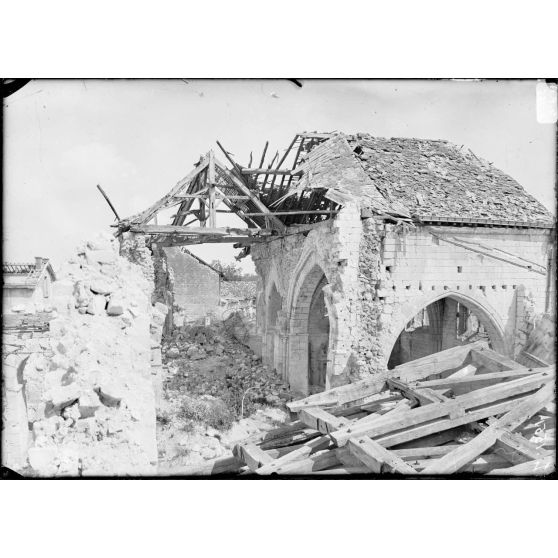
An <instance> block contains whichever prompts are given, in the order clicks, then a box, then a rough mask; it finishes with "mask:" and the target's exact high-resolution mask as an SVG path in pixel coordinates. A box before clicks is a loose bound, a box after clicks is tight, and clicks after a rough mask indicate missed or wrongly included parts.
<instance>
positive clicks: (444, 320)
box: [387, 292, 507, 368]
mask: <svg viewBox="0 0 558 558" xmlns="http://www.w3.org/2000/svg"><path fill="white" fill-rule="evenodd" d="M411 309H412V310H411V312H412V313H407V315H406V317H405V318H406V319H405V322H404V324H401V323H399V331H398V332H397V333H396V337H395V339H392V340H391V343H390V344H388V347H390V350H389V352H388V353H387V355H388V361H387V367H388V368H393V367H395V366H397V365H399V364H402V363H404V362H408V361H410V360H415V359H417V358H421V357H424V356H427V355H429V354H432V353H435V352H438V351H442V350H445V349H449V348H451V347H455V346H459V345H465V344H467V343H472V342H474V341H476V340H478V339H480V338H486V339H487V341H488V342H489V345H490V346H491V347H492V348H493V349H494V350H496V351H497V352H500V353H502V354H507V346H506V343H505V338H504V330H503V327H502V326H501V324H500V323H499V322H498V320H497V318H496V316H495V314H494V312H493V311H492V310H491V309H489V308H488V307H487V306H483V305H481V304H479V302H477V301H476V300H474V299H472V298H471V297H468V296H465V295H462V294H461V293H455V292H452V293H446V294H442V295H439V296H437V297H435V298H434V299H433V300H431V301H429V302H428V303H427V304H424V305H423V306H422V308H419V307H415V308H413V307H412V306H411ZM396 331H397V330H396Z"/></svg>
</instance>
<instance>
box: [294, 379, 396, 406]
mask: <svg viewBox="0 0 558 558" xmlns="http://www.w3.org/2000/svg"><path fill="white" fill-rule="evenodd" d="M390 376H391V375H390V374H388V373H383V374H377V375H374V376H371V377H370V378H366V379H364V380H359V381H358V382H354V383H352V384H347V385H344V386H340V387H337V388H333V389H330V390H327V391H323V392H321V393H315V394H314V395H310V396H308V397H305V398H304V399H299V400H298V401H291V402H290V403H287V407H288V408H289V410H290V411H291V412H293V413H296V412H298V411H300V410H301V409H304V408H307V407H328V406H334V405H343V404H345V403H350V402H351V401H357V400H359V399H363V398H365V397H367V396H369V395H375V394H378V393H380V392H382V391H383V390H384V388H385V387H386V380H387V378H388V377H390Z"/></svg>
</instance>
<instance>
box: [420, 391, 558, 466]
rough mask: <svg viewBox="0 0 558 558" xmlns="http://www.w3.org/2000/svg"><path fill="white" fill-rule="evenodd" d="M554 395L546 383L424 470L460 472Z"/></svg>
mask: <svg viewBox="0 0 558 558" xmlns="http://www.w3.org/2000/svg"><path fill="white" fill-rule="evenodd" d="M553 397H554V385H553V384H547V385H545V386H544V387H542V388H541V389H539V390H538V391H537V392H536V393H535V394H534V395H532V396H530V397H529V398H527V399H526V400H525V401H523V402H522V403H520V404H519V405H516V406H514V408H513V409H512V410H511V411H509V412H508V413H506V414H505V415H504V416H503V417H502V418H500V419H498V420H497V421H495V422H494V423H493V424H491V425H490V426H489V427H488V428H486V429H485V430H483V431H482V432H481V433H480V434H479V435H478V436H476V437H475V438H473V440H471V441H470V442H468V443H467V444H464V445H463V446H461V447H459V448H457V449H455V450H454V451H452V452H450V453H449V454H447V455H445V456H444V457H442V458H441V459H439V460H437V461H436V463H434V464H432V465H431V466H430V467H427V468H426V469H425V470H424V471H423V472H424V473H426V474H430V475H442V474H451V473H456V472H458V471H459V470H460V469H462V468H463V467H465V466H466V465H467V464H468V463H470V462H472V461H474V460H475V458H476V457H477V456H479V455H480V454H481V453H483V452H485V451H486V450H487V449H488V448H490V447H492V446H493V445H494V444H495V442H496V440H497V439H498V438H499V437H500V436H501V435H502V433H504V432H505V431H506V430H509V431H511V430H513V429H514V428H517V427H518V426H519V425H520V424H521V423H522V422H524V421H525V420H527V419H528V418H530V417H531V416H533V415H534V414H535V413H536V412H537V411H538V410H539V409H541V408H542V407H544V406H545V405H546V404H547V403H548V402H549V401H551V400H552V399H553Z"/></svg>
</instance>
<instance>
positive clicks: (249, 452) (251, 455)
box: [233, 444, 273, 471]
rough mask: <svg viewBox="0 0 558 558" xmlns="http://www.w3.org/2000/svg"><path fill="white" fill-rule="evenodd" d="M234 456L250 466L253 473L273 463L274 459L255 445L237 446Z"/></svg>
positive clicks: (234, 449)
mask: <svg viewBox="0 0 558 558" xmlns="http://www.w3.org/2000/svg"><path fill="white" fill-rule="evenodd" d="M233 455H234V456H235V457H236V458H238V459H239V460H241V461H242V462H243V463H245V464H246V465H248V467H250V470H252V471H255V470H256V469H258V468H259V467H261V466H262V465H265V464H267V463H271V462H272V461H273V458H272V457H270V456H269V455H268V454H267V453H266V452H265V451H264V450H262V449H261V448H259V447H258V446H256V445H255V444H236V445H235V446H234V448H233Z"/></svg>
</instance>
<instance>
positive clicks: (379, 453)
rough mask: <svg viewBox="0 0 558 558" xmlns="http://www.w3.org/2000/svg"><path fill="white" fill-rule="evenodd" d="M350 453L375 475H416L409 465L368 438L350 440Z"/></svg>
mask: <svg viewBox="0 0 558 558" xmlns="http://www.w3.org/2000/svg"><path fill="white" fill-rule="evenodd" d="M348 445H349V450H350V452H351V453H352V454H353V455H354V456H355V457H357V458H358V459H360V460H361V461H362V462H363V463H364V464H365V465H366V466H367V467H368V468H369V469H370V470H371V471H372V472H373V473H400V474H402V475H413V474H416V470H415V469H413V468H412V467H411V466H410V465H409V464H408V463H405V461H403V460H402V459H401V458H400V457H397V456H396V455H395V454H394V453H392V452H390V451H388V450H387V449H385V448H384V447H382V446H381V445H380V444H378V443H377V442H374V440H371V439H370V438H369V437H368V436H362V437H359V438H352V439H351V440H349V444H348Z"/></svg>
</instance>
